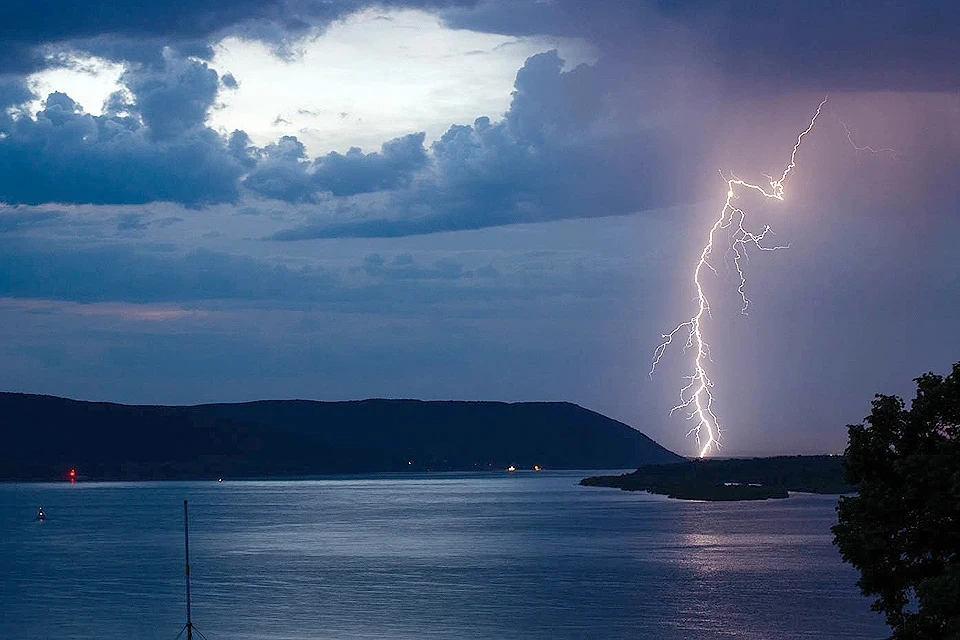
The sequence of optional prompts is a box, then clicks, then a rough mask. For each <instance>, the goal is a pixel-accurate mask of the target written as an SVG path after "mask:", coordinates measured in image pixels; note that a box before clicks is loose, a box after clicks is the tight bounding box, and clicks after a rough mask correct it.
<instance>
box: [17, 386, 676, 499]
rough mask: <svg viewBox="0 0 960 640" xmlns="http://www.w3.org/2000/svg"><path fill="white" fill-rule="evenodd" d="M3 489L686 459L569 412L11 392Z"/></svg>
mask: <svg viewBox="0 0 960 640" xmlns="http://www.w3.org/2000/svg"><path fill="white" fill-rule="evenodd" d="M0 425H2V438H3V447H0V480H15V479H22V480H43V479H58V478H61V477H63V475H64V473H65V472H66V470H67V469H69V468H76V469H77V470H78V472H79V473H80V474H81V476H87V477H91V478H101V479H147V478H202V477H219V476H228V477H240V476H242V477H264V476H292V475H301V476H302V475H315V474H326V473H359V472H378V471H406V470H415V471H425V470H434V471H439V470H479V469H504V468H506V467H507V466H509V465H516V466H517V467H518V468H532V467H533V466H534V465H539V466H541V467H543V468H547V469H615V468H619V469H623V468H632V467H636V466H638V465H641V464H644V465H645V464H651V463H663V462H675V461H679V460H682V458H681V457H680V456H677V455H676V454H674V453H671V452H670V451H668V450H666V449H664V448H663V447H661V446H660V445H658V444H657V443H656V442H654V441H653V440H651V439H650V438H648V437H647V436H645V435H643V434H642V433H640V432H639V431H636V430H635V429H632V428H631V427H629V426H627V425H625V424H623V423H621V422H617V421H616V420H612V419H610V418H607V417H605V416H603V415H600V414H598V413H596V412H593V411H589V410H587V409H584V408H583V407H580V406H577V405H574V404H570V403H563V402H542V403H541V402H520V403H503V402H439V401H437V402H425V401H420V400H359V401H350V402H314V401H307V400H269V401H260V402H246V403H239V404H208V405H197V406H140V405H122V404H112V403H103V402H82V401H77V400H68V399H65V398H57V397H52V396H40V395H28V394H18V393H0Z"/></svg>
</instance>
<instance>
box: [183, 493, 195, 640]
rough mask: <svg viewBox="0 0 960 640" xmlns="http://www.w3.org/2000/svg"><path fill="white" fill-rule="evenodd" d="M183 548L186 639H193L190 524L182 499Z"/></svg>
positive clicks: (185, 503)
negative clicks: (185, 580)
mask: <svg viewBox="0 0 960 640" xmlns="http://www.w3.org/2000/svg"><path fill="white" fill-rule="evenodd" d="M183 549H184V555H185V556H186V574H187V640H193V621H192V620H191V619H190V525H189V518H188V516H187V501H186V500H184V501H183Z"/></svg>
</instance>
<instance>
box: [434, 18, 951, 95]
mask: <svg viewBox="0 0 960 640" xmlns="http://www.w3.org/2000/svg"><path fill="white" fill-rule="evenodd" d="M443 15H444V16H445V18H446V20H447V22H448V23H449V24H450V25H451V26H454V27H460V28H470V29H476V30H481V31H491V32H496V33H503V34H513V35H531V34H550V35H565V36H575V37H584V38H587V39H589V40H591V41H592V42H594V43H596V44H597V45H598V46H600V47H601V48H602V50H603V52H604V53H605V54H606V55H607V56H609V57H611V58H613V59H617V60H619V62H620V64H621V65H622V68H623V69H629V67H630V66H631V65H637V64H638V63H640V64H641V65H642V64H644V63H645V62H646V60H647V59H648V58H654V59H657V58H659V59H661V60H664V61H666V62H669V61H670V57H671V56H673V55H675V54H676V52H677V51H678V50H686V51H687V52H689V53H692V54H694V55H693V60H694V61H695V63H696V64H698V65H700V66H703V67H709V68H713V69H714V70H715V71H716V73H717V74H719V77H720V79H721V80H722V82H723V83H724V84H727V85H733V86H732V87H731V89H735V90H739V89H742V88H744V87H749V88H751V89H752V90H754V91H771V90H791V89H793V90H795V89H797V88H802V87H808V88H809V87H813V88H816V89H818V90H831V91H833V90H843V89H872V90H881V89H895V90H956V89H957V88H960V67H958V65H956V63H955V62H954V61H955V60H957V59H960V38H958V32H960V5H958V4H957V3H956V2H953V0H926V1H924V2H919V3H918V2H915V1H912V0H889V1H886V2H847V1H845V0H811V1H810V2H790V1H789V0H775V1H772V2H763V3H757V2H754V1H753V0H721V1H720V2H715V1H713V0H693V1H692V2H689V1H686V0H657V1H655V2H614V1H604V2H591V3H584V2H579V1H578V0H555V1H553V2H541V1H540V0H481V1H480V2H478V3H477V5H476V6H472V7H454V8H451V9H447V10H445V11H444V13H443ZM678 44H679V45H680V46H679V47H678ZM674 62H679V63H684V64H687V63H689V62H690V61H689V60H687V59H686V58H679V59H675V60H674ZM683 72H684V70H683V68H677V73H683Z"/></svg>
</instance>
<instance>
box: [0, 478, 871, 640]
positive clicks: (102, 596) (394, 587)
mask: <svg viewBox="0 0 960 640" xmlns="http://www.w3.org/2000/svg"><path fill="white" fill-rule="evenodd" d="M583 475H585V474H584V473H560V472H542V473H533V472H527V473H520V472H518V473H516V474H510V475H507V474H503V475H501V474H475V475H453V474H433V475H425V476H399V477H398V476H393V477H383V476H381V477H353V478H345V479H344V478H341V479H323V480H309V481H263V482H230V481H224V482H223V483H217V482H182V483H174V482H168V483H103V484H83V483H78V484H76V485H69V484H7V485H0V545H2V555H0V574H2V575H3V581H2V583H0V638H3V639H7V638H17V639H19V640H34V639H37V640H39V639H41V638H42V639H48V638H70V639H73V638H78V639H79V638H91V639H92V638H103V639H117V640H119V639H121V638H123V639H127V638H144V639H154V638H156V639H164V640H169V639H172V638H173V637H174V636H175V635H176V634H177V632H178V631H179V630H180V629H181V627H182V626H183V623H184V621H185V615H186V614H185V609H184V594H183V518H182V510H183V500H184V499H189V500H190V509H191V522H190V533H191V536H190V546H191V565H192V574H193V576H192V579H193V583H192V584H193V619H194V622H195V623H196V625H197V627H198V628H199V629H200V631H202V632H203V633H204V634H205V635H206V637H207V638H209V639H210V640H218V639H227V638H230V639H238V640H246V639H251V640H252V639H254V638H256V639H258V640H280V639H283V640H294V639H297V640H299V639H307V638H309V639H313V638H496V637H523V638H591V639H604V638H664V639H680V638H683V639H687V638H689V639H698V640H709V639H714V638H745V639H756V640H771V639H791V638H810V639H814V638H815V639H818V640H823V639H828V638H844V639H871V640H876V639H879V638H883V637H886V635H888V634H887V632H886V627H884V626H883V624H882V621H881V619H880V618H879V617H878V616H877V615H876V614H873V613H871V612H870V611H869V602H868V601H867V600H865V599H864V598H862V597H861V596H860V595H859V594H858V592H857V589H856V586H855V581H856V577H857V576H856V573H855V572H854V571H853V570H852V569H850V568H849V567H848V566H846V565H844V564H843V563H842V562H841V560H840V556H839V553H838V552H837V550H836V548H835V547H833V546H832V545H831V534H830V530H829V527H830V525H831V524H833V522H834V520H835V512H834V505H835V504H836V499H835V498H834V497H828V496H810V495H794V496H792V497H791V498H789V499H787V500H775V501H765V502H737V503H696V502H681V501H675V500H668V499H666V498H663V497H660V496H650V495H647V494H643V493H626V492H621V491H616V490H612V489H601V488H586V487H579V486H577V481H578V480H579V479H580V478H581V477H583ZM39 505H43V507H44V510H45V511H46V512H47V516H48V519H47V520H46V521H45V522H36V521H34V520H33V517H34V515H35V514H36V509H37V507H38V506H39Z"/></svg>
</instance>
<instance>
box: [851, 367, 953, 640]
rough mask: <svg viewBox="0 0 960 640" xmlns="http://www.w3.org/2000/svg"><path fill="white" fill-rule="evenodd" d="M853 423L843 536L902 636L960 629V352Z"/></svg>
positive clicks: (865, 583)
mask: <svg viewBox="0 0 960 640" xmlns="http://www.w3.org/2000/svg"><path fill="white" fill-rule="evenodd" d="M915 381H916V383H917V396H916V398H914V400H913V402H912V404H911V406H910V409H909V410H908V409H906V407H905V404H904V401H903V400H902V399H901V398H898V397H896V396H884V395H877V396H876V398H875V399H874V401H873V410H872V411H871V413H870V415H869V416H868V417H867V418H866V420H865V423H866V424H857V425H850V426H849V427H848V428H849V442H848V444H847V451H846V459H845V463H844V466H845V470H846V478H847V482H849V483H850V484H852V485H855V486H856V487H857V489H858V495H856V496H851V497H844V498H842V499H841V500H840V504H839V505H838V506H837V515H838V524H837V525H835V526H834V527H833V533H834V543H835V544H836V545H838V546H839V547H840V551H841V553H842V554H843V559H844V560H845V561H847V562H849V563H850V564H852V565H853V566H854V567H855V568H857V569H858V570H859V571H860V580H859V581H858V583H857V584H858V585H859V587H860V590H861V591H862V592H863V593H864V595H868V596H876V600H875V601H874V603H873V605H872V608H873V610H875V611H880V612H882V613H883V614H884V615H885V616H886V620H887V624H888V625H889V626H890V627H891V628H892V630H893V635H892V636H891V637H892V638H893V639H895V640H919V639H924V640H926V639H931V640H933V639H937V640H947V639H960V362H958V363H957V364H955V365H953V371H952V372H951V373H950V375H948V376H946V377H943V376H939V375H935V374H932V373H927V374H925V375H922V376H920V377H919V378H916V379H915Z"/></svg>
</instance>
